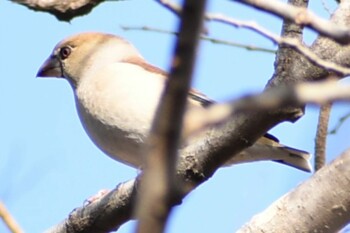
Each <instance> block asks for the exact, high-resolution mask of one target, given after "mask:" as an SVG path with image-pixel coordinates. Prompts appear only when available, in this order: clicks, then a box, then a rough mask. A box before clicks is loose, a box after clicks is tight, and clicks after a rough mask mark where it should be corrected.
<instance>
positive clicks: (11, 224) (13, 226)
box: [0, 201, 23, 233]
mask: <svg viewBox="0 0 350 233" xmlns="http://www.w3.org/2000/svg"><path fill="white" fill-rule="evenodd" d="M0 218H2V220H3V222H4V224H5V225H6V226H7V228H8V229H9V230H10V232H12V233H22V232H23V230H22V229H21V227H20V226H19V225H18V223H17V222H16V220H15V219H14V218H13V217H12V215H11V214H10V212H9V211H8V210H7V209H6V206H5V205H4V203H2V202H1V201H0Z"/></svg>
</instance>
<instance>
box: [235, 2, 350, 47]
mask: <svg viewBox="0 0 350 233" xmlns="http://www.w3.org/2000/svg"><path fill="white" fill-rule="evenodd" d="M235 1H236V2H239V3H243V4H246V5H250V6H252V7H255V8H257V9H260V10H263V11H266V12H268V13H272V14H274V15H276V16H279V17H282V18H284V19H288V20H291V21H293V22H294V23H296V24H298V25H301V26H307V27H309V28H311V29H313V30H315V31H316V32H319V33H320V34H321V35H323V36H326V37H329V38H332V39H334V40H335V41H337V42H338V43H341V44H348V43H349V42H350V30H349V27H345V26H340V25H335V24H334V23H332V22H331V21H328V20H325V19H322V18H320V17H318V16H317V15H315V14H314V13H312V12H311V11H309V10H307V9H306V8H305V7H298V6H293V5H290V4H286V3H284V2H282V1H277V0H264V1H257V0H235Z"/></svg>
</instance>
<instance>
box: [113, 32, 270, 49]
mask: <svg viewBox="0 0 350 233" xmlns="http://www.w3.org/2000/svg"><path fill="white" fill-rule="evenodd" d="M120 27H121V28H122V29H123V30H126V31H127V30H142V31H152V32H158V33H164V34H171V35H176V36H177V35H178V33H177V32H174V31H169V30H163V29H159V28H153V27H148V26H142V27H129V26H120ZM200 39H201V40H205V41H209V42H211V43H213V44H220V45H228V46H232V47H237V48H243V49H246V50H249V51H258V52H266V53H276V50H273V49H268V48H263V47H259V46H256V45H250V44H242V43H237V42H234V41H228V40H222V39H218V38H213V37H209V36H203V35H201V36H200Z"/></svg>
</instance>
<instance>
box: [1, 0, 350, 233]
mask: <svg viewBox="0 0 350 233" xmlns="http://www.w3.org/2000/svg"><path fill="white" fill-rule="evenodd" d="M311 2H312V4H313V5H311V9H313V11H314V12H317V14H319V15H321V16H323V17H325V18H328V16H329V15H328V13H327V12H326V11H325V10H324V8H323V6H322V5H321V1H311ZM324 2H326V4H328V5H329V7H330V8H331V9H334V8H335V3H334V1H333V0H324ZM208 10H209V11H211V12H221V13H223V14H227V15H230V16H232V17H234V18H236V19H242V20H254V21H256V22H258V23H259V24H261V25H263V26H265V27H267V28H268V29H270V30H272V31H274V32H275V33H279V32H280V25H281V21H280V20H279V19H277V18H275V17H273V16H269V15H266V14H263V13H257V12H256V11H254V10H252V9H250V8H249V7H245V6H243V5H240V4H235V3H232V2H230V1H211V4H210V5H209V7H208ZM0 15H1V17H2V20H0V30H1V43H0V51H1V59H0V61H1V62H0V70H1V73H2V75H1V77H0V107H1V108H0V113H1V114H0V142H1V147H0V200H1V201H3V202H4V203H5V204H6V205H7V207H8V209H9V210H10V212H11V213H12V214H13V216H14V217H15V218H16V220H17V221H18V222H19V224H20V225H21V226H22V228H23V229H24V230H25V231H26V232H29V233H31V232H42V231H44V230H45V229H47V228H49V227H51V226H52V225H54V224H57V223H58V222H60V221H61V220H63V219H64V218H65V217H66V216H67V215H68V214H69V213H70V211H71V210H73V209H74V208H75V207H78V206H81V205H82V204H83V202H84V200H85V199H86V198H87V197H89V196H91V195H93V194H95V193H97V192H98V191H99V190H100V189H104V188H108V189H112V188H114V187H115V186H116V185H117V184H118V183H120V182H123V181H126V180H128V179H132V178H134V177H135V176H136V175H137V174H138V171H136V170H135V169H133V168H130V167H128V166H126V165H123V164H120V163H118V162H115V161H113V160H111V159H110V158H108V157H107V156H105V155H104V154H103V153H102V152H101V151H100V150H99V149H97V148H96V147H95V145H94V144H93V143H92V142H91V141H90V140H89V138H88V137H87V136H86V134H85V132H84V130H83V128H82V126H81V124H80V122H79V119H78V116H77V113H76V110H75V106H74V101H73V94H72V90H71V88H70V86H69V85H68V83H67V82H66V81H65V80H60V79H37V78H35V75H36V73H37V71H38V69H39V67H40V65H41V64H42V62H43V61H44V60H45V59H46V58H47V56H48V55H49V54H50V53H51V50H52V48H53V47H54V45H55V44H56V43H57V42H58V41H60V40H61V39H63V38H64V37H66V36H68V35H71V34H74V33H77V32H82V31H102V32H109V33H114V34H117V35H120V36H122V37H125V38H127V39H128V40H130V41H131V42H132V43H134V44H135V46H136V47H137V48H139V50H140V51H141V53H142V54H143V56H144V57H145V58H146V59H147V60H149V61H150V63H152V64H154V65H157V66H159V67H161V68H163V69H165V70H167V68H168V66H169V65H168V64H169V60H170V56H171V54H172V50H173V42H174V39H175V38H174V37H173V36H172V35H166V34H158V33H153V32H144V31H123V30H122V29H121V27H120V26H121V25H122V26H150V27H155V28H160V29H165V30H175V29H176V27H177V23H178V19H177V17H175V16H174V15H173V14H172V13H170V12H169V11H167V10H166V9H164V8H162V7H161V6H160V5H158V4H157V3H155V2H154V1H151V0H148V1H120V2H115V1H108V2H106V3H102V4H100V5H99V6H98V7H96V8H95V9H94V10H93V11H92V12H91V13H90V14H89V15H87V16H84V17H79V18H77V19H74V20H72V22H71V23H65V22H59V21H57V20H56V18H54V17H53V16H51V15H49V14H46V13H39V12H34V11H31V10H28V9H27V8H25V7H23V6H20V5H18V4H15V3H11V2H10V1H2V2H1V3H0ZM206 27H207V28H208V29H209V33H210V36H213V37H216V38H221V39H226V40H232V41H235V42H241V43H247V44H255V45H259V46H264V47H268V48H276V47H275V46H274V45H272V44H271V42H269V41H268V40H266V39H264V38H261V37H260V36H259V35H256V34H255V33H253V32H250V31H247V30H244V29H235V28H232V27H229V26H225V25H222V24H218V23H207V24H206ZM314 37H315V35H314V34H312V33H310V32H308V33H307V38H306V42H307V43H310V42H311V41H312V40H313V38H314ZM273 62H274V55H273V54H267V53H261V52H251V51H246V50H243V49H240V48H234V47H228V46H223V45H217V44H212V43H209V42H202V43H201V46H200V50H199V54H198V62H197V67H196V72H195V80H194V84H193V85H194V86H195V87H196V88H197V89H199V90H201V91H202V92H203V93H206V94H207V95H208V96H210V97H211V98H213V99H215V100H218V101H224V100H228V99H232V98H237V97H239V96H241V95H243V94H247V93H251V92H256V91H260V90H262V89H263V87H264V85H265V84H266V82H267V80H268V79H269V78H270V77H271V74H272V72H273ZM348 111H349V105H346V104H342V105H341V104H337V105H336V106H335V108H334V111H333V112H332V117H331V124H330V125H331V127H333V126H334V125H335V124H336V122H337V121H338V119H339V117H341V116H342V115H344V114H345V113H347V112H348ZM317 113H318V109H317V108H316V107H308V108H307V112H306V115H305V116H304V117H303V118H302V119H301V120H299V121H298V122H297V123H295V124H290V123H283V124H280V125H279V126H277V127H276V128H274V129H273V130H272V131H271V132H272V133H273V134H274V135H275V136H276V137H278V138H279V139H280V140H281V142H283V143H284V144H287V145H289V146H293V147H297V148H300V149H304V150H307V151H310V152H311V153H313V150H314V138H315V128H316V124H317ZM349 130H350V121H348V122H346V123H345V124H344V126H343V127H342V128H341V129H340V131H339V132H338V134H337V135H335V136H329V140H328V148H327V153H328V155H329V160H332V158H334V156H336V155H338V154H340V153H341V152H342V151H344V150H345V149H346V148H348V147H349V146H350V142H349V140H348V135H347V133H346V132H349ZM309 176H310V175H309V174H307V173H304V172H301V171H299V170H296V169H293V168H289V167H286V166H283V165H281V164H276V163H273V162H259V163H253V164H245V165H237V166H234V167H230V168H225V169H220V170H219V171H218V172H217V173H216V174H215V175H214V176H213V177H212V178H211V179H210V180H209V181H208V182H206V183H205V184H203V185H201V186H200V187H198V188H197V189H196V190H195V191H194V192H192V193H191V194H190V195H188V196H187V197H186V198H185V199H184V201H183V204H182V205H181V206H179V207H176V208H175V209H174V211H173V213H172V215H171V219H170V223H169V226H168V228H167V232H169V233H175V232H234V231H235V230H236V229H238V228H239V227H240V226H241V225H242V224H244V223H245V222H246V221H248V220H249V219H250V218H251V217H252V216H253V215H254V214H256V213H258V212H260V211H262V210H263V209H265V208H266V207H267V206H269V205H270V204H271V203H272V202H273V201H274V200H276V199H277V198H279V197H281V196H282V195H283V194H285V193H287V192H288V191H290V190H291V189H293V188H294V187H295V186H296V185H298V184H299V183H301V182H303V181H304V180H305V179H307V178H308V177H309ZM134 224H135V223H134V222H129V223H127V224H125V225H123V227H122V228H121V229H120V230H119V232H131V231H132V229H133V228H134ZM0 232H4V233H6V232H8V231H7V230H6V229H5V228H4V226H3V224H2V223H1V222H0Z"/></svg>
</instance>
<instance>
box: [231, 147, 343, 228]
mask: <svg viewBox="0 0 350 233" xmlns="http://www.w3.org/2000/svg"><path fill="white" fill-rule="evenodd" d="M349 167H350V150H347V151H345V152H344V153H343V154H342V155H341V156H339V157H338V158H337V159H336V160H335V161H333V162H332V163H331V164H330V165H327V166H325V167H324V168H322V169H320V170H319V171H318V172H317V173H316V174H315V175H314V176H313V177H311V179H309V180H307V181H305V182H304V183H302V184H301V185H299V186H298V187H297V188H296V189H295V190H292V191H291V192H289V193H288V194H286V195H284V196H283V197H281V198H280V199H279V200H277V201H276V202H274V203H273V204H272V205H270V206H269V207H268V208H267V209H266V210H264V211H263V212H261V213H260V214H258V215H256V216H254V217H253V218H252V219H251V220H250V221H249V222H248V223H247V224H246V225H245V226H243V227H242V228H241V229H239V230H238V231H237V232H239V233H250V232H251V233H253V232H323V233H333V232H337V231H338V230H340V229H341V228H343V227H344V226H345V225H346V224H348V222H349V219H350V195H349V193H350V185H349V181H350V169H349Z"/></svg>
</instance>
